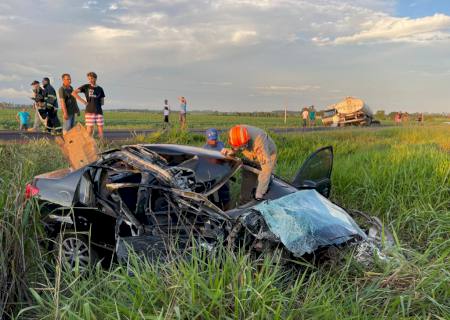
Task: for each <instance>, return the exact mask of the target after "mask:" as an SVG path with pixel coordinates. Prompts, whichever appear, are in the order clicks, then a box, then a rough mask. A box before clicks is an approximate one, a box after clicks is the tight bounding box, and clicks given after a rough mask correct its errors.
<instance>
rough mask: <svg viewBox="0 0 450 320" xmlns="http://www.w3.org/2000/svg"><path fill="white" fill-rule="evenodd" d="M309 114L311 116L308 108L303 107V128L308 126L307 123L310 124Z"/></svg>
mask: <svg viewBox="0 0 450 320" xmlns="http://www.w3.org/2000/svg"><path fill="white" fill-rule="evenodd" d="M308 116H309V111H308V109H307V108H303V112H302V119H303V128H306V125H307V124H308Z"/></svg>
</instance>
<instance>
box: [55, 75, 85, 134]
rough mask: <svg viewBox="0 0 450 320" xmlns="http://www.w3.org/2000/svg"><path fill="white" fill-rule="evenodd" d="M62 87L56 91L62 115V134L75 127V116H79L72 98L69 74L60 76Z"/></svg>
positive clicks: (75, 102) (75, 101)
mask: <svg viewBox="0 0 450 320" xmlns="http://www.w3.org/2000/svg"><path fill="white" fill-rule="evenodd" d="M61 79H62V86H61V88H59V90H58V95H59V103H60V104H61V110H62V113H63V119H64V123H63V134H66V133H67V131H69V130H70V129H72V128H73V127H74V126H75V115H78V116H80V109H79V108H78V104H77V100H76V99H75V98H74V97H73V96H72V92H73V88H72V86H71V84H72V78H71V77H70V74H68V73H64V74H63V75H62V76H61Z"/></svg>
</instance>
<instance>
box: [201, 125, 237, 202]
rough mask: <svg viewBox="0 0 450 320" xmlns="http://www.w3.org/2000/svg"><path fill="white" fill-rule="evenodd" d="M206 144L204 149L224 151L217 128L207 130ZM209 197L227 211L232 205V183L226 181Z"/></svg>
mask: <svg viewBox="0 0 450 320" xmlns="http://www.w3.org/2000/svg"><path fill="white" fill-rule="evenodd" d="M205 135H206V144H205V145H204V146H203V148H204V149H207V150H213V151H219V152H220V151H222V149H223V148H224V147H225V145H224V144H223V142H222V141H219V132H218V131H217V129H216V128H210V129H208V130H206V132H205ZM209 199H210V200H211V202H212V203H214V204H215V205H216V206H218V207H219V208H221V209H222V210H224V211H226V210H228V209H229V207H230V203H231V196H230V185H229V184H228V183H225V184H224V185H223V186H222V187H220V188H219V190H217V192H215V193H214V194H212V195H211V196H209Z"/></svg>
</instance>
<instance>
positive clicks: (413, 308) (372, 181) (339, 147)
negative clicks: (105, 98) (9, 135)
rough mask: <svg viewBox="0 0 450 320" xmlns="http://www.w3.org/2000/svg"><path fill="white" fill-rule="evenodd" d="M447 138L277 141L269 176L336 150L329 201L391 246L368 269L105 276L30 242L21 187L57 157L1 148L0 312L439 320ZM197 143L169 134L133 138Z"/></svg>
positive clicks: (33, 215)
mask: <svg viewBox="0 0 450 320" xmlns="http://www.w3.org/2000/svg"><path fill="white" fill-rule="evenodd" d="M449 133H450V132H449V130H448V129H447V128H446V127H435V128H433V127H431V128H429V127H425V128H417V129H415V128H414V129H405V128H391V129H383V130H380V131H367V130H343V131H339V132H327V133H308V134H303V135H298V134H297V135H279V136H276V137H275V139H276V142H277V145H278V147H279V165H278V168H277V171H278V173H279V174H281V175H282V176H284V177H286V178H289V177H292V175H293V173H294V172H295V171H296V170H297V169H298V167H299V166H300V165H301V163H302V161H303V160H304V159H305V158H306V157H307V155H308V154H309V153H310V152H312V151H314V150H315V149H317V148H318V147H321V146H324V145H329V144H331V145H333V147H334V149H335V166H334V171H333V190H332V199H333V200H334V201H336V202H338V203H340V204H341V205H343V206H344V207H347V208H351V209H359V210H363V211H367V212H369V213H371V214H373V215H377V216H379V217H380V218H381V219H382V220H384V221H385V223H386V224H388V225H389V227H390V228H391V229H392V230H393V232H394V233H395V235H396V237H397V240H398V243H399V245H400V246H399V248H397V249H396V250H395V252H399V253H395V252H394V254H395V255H396V257H397V258H396V259H392V260H391V261H390V262H389V263H387V264H379V265H376V266H374V267H372V268H371V269H367V268H364V267H363V266H361V265H359V264H358V263H357V262H355V261H354V260H353V259H352V258H351V255H347V256H346V259H345V260H344V261H343V262H342V263H340V264H336V265H335V264H333V263H327V264H325V265H319V266H311V265H304V266H302V267H299V268H290V267H289V268H287V267H284V266H281V265H280V264H279V261H278V256H277V255H276V254H274V255H272V256H265V257H262V258H261V259H259V260H255V259H251V258H250V257H249V256H248V255H246V253H245V252H239V253H230V252H227V251H226V250H219V251H220V252H218V254H217V256H215V258H214V259H211V258H208V257H207V256H206V255H203V254H201V252H196V253H194V254H193V256H192V257H191V259H179V260H175V261H172V262H170V263H168V264H167V263H166V264H150V263H147V262H145V261H142V260H139V259H136V258H135V257H132V258H131V260H130V262H129V264H128V265H113V266H112V267H111V269H110V270H105V269H102V268H100V267H99V266H97V267H93V268H92V270H90V272H89V273H85V274H80V273H77V272H72V273H69V272H64V271H62V272H57V271H58V269H56V270H55V267H54V264H52V263H48V262H47V261H49V260H48V259H47V257H46V256H45V251H43V250H42V249H39V247H38V245H37V241H36V239H37V238H38V237H39V236H41V230H40V229H41V228H40V225H39V222H38V220H39V216H38V210H36V208H34V207H33V205H32V204H31V203H28V204H27V205H25V206H23V205H22V203H21V201H20V199H21V190H23V185H24V183H25V181H27V180H28V179H30V178H31V177H32V176H33V175H35V174H37V173H40V172H44V171H49V170H52V169H56V168H58V167H61V166H62V165H63V160H62V159H61V157H60V155H59V152H58V151H57V150H56V148H55V147H54V146H52V145H51V144H50V143H48V142H42V141H38V142H35V143H31V144H27V145H20V146H5V147H1V149H0V150H1V151H0V152H1V153H0V157H1V159H2V162H1V165H0V170H1V177H2V188H1V191H0V195H1V199H0V201H1V203H0V226H1V228H2V229H1V232H0V271H1V272H0V279H1V282H0V289H1V290H2V291H1V292H3V288H9V291H8V292H9V294H8V296H7V297H6V296H5V295H4V294H3V295H0V299H1V300H0V303H2V307H3V310H1V311H3V312H4V311H5V310H7V311H8V312H11V313H13V314H14V315H15V317H17V318H19V319H28V318H39V319H165V318H167V319H173V318H176V319H196V318H198V319H218V318H221V319H227V318H230V319H254V318H256V319H271V318H274V319H310V318H324V319H335V318H339V319H344V318H345V319H361V318H362V319H380V318H386V319H399V318H417V319H425V318H427V319H448V318H449V316H450V301H449V298H448V297H449V296H450V270H449V262H450V261H449V254H450V240H449V236H448V235H449V232H450V196H449V191H450V190H449V185H450V184H449V171H450V156H449V148H448V136H449ZM202 139H203V137H202V136H201V135H189V134H186V133H183V134H181V133H179V132H176V131H171V132H167V133H157V134H154V135H152V136H149V137H136V140H138V141H139V142H176V143H187V144H195V145H200V144H201V143H202ZM105 147H109V146H105ZM42 266H46V268H43V267H42ZM5 283H6V285H5ZM5 302H8V304H5ZM13 303H19V305H15V304H13ZM5 306H6V309H5ZM19 310H21V311H20V312H19ZM1 311H0V312H1ZM0 315H1V314H0Z"/></svg>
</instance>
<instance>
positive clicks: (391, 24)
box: [312, 14, 450, 45]
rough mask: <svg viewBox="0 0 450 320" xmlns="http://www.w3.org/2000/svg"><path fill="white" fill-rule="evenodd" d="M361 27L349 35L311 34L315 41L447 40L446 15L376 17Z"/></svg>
mask: <svg viewBox="0 0 450 320" xmlns="http://www.w3.org/2000/svg"><path fill="white" fill-rule="evenodd" d="M362 28H363V30H362V31H360V32H357V33H355V34H353V35H350V36H338V37H336V38H334V39H330V38H329V37H314V38H312V41H313V42H315V43H318V44H337V45H342V44H352V43H373V42H376V43H379V42H422V43H423V42H433V41H440V40H449V39H450V16H447V15H444V14H435V15H433V16H428V17H423V18H416V19H412V18H398V17H391V16H379V17H377V18H376V19H375V20H368V21H366V22H365V23H363V24H362Z"/></svg>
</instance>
